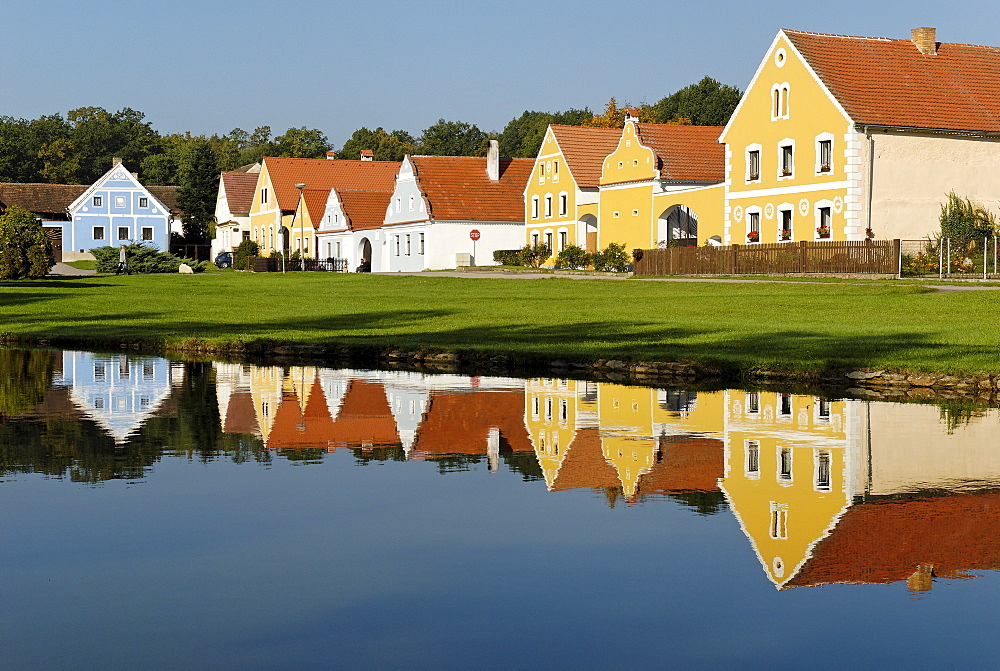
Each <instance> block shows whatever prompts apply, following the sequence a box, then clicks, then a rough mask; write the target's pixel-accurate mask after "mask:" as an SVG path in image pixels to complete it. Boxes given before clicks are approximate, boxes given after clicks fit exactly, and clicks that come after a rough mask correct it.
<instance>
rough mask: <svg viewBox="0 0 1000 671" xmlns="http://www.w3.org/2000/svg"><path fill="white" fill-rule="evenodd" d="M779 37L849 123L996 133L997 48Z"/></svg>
mask: <svg viewBox="0 0 1000 671" xmlns="http://www.w3.org/2000/svg"><path fill="white" fill-rule="evenodd" d="M783 32H784V34H785V35H786V36H787V37H788V40H789V41H790V42H791V43H792V45H793V46H794V47H795V49H796V50H798V52H799V53H800V54H802V57H803V58H805V60H806V61H807V62H808V63H809V65H810V66H811V67H812V69H813V70H814V71H815V72H816V74H817V75H818V76H819V78H820V79H821V80H822V81H823V82H824V83H825V84H826V86H827V88H828V89H829V90H830V92H831V93H832V94H833V96H834V97H835V98H836V99H837V100H838V101H839V102H840V104H841V105H842V106H843V108H844V110H845V111H846V112H847V114H848V115H849V116H850V118H851V119H852V120H853V121H854V122H855V123H859V124H872V125H886V126H903V127H915V128H935V129H949V130H968V131H988V132H1000V48H997V47H985V46H974V45H969V44H952V43H949V42H941V43H938V48H937V54H936V55H932V54H927V55H925V54H921V53H920V51H919V50H918V49H917V47H916V45H914V44H913V42H911V41H910V40H897V39H887V38H882V37H850V36H845V35H823V34H819V33H807V32H800V31H795V30H784V31H783Z"/></svg>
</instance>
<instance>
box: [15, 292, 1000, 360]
mask: <svg viewBox="0 0 1000 671" xmlns="http://www.w3.org/2000/svg"><path fill="white" fill-rule="evenodd" d="M998 323H1000V295H998V294H997V293H996V292H989V291H982V292H978V291H977V292H956V293H930V292H928V291H927V290H925V289H923V288H921V287H918V286H912V285H893V284H891V283H884V284H883V283H880V284H865V285H860V286H858V285H850V284H811V283H798V284H793V283H760V284H748V283H742V284H719V283H693V282H692V283H682V282H640V281H612V280H569V279H557V278H551V279H538V280H523V279H522V280H518V279H486V278H451V277H439V276H435V275H434V274H428V275H427V276H419V277H410V276H407V277H392V276H371V275H356V274H353V273H352V274H325V273H316V274H311V273H310V274H305V275H302V274H289V275H284V276H283V275H280V274H248V273H235V272H222V273H212V274H201V275H193V276H185V275H148V276H126V277H114V276H104V277H91V278H65V279H49V280H38V281H34V282H21V283H16V284H13V285H12V284H6V285H0V333H9V334H13V335H21V336H30V337H33V338H40V339H41V338H46V339H60V338H61V339H68V338H72V339H75V340H76V341H77V342H91V343H118V342H121V341H137V340H148V341H155V342H158V343H163V344H165V345H168V346H171V345H177V344H178V343H181V342H184V341H187V340H190V339H192V338H200V339H203V340H206V341H210V342H221V341H235V340H240V341H244V342H248V341H249V342H252V341H257V340H277V341H284V342H301V343H317V344H331V343H344V344H350V345H363V344H374V345H398V346H402V347H429V348H441V349H454V350H481V351H482V350H487V351H497V352H511V353H520V354H537V355H544V356H547V357H553V358H556V357H567V358H570V357H572V358H588V359H596V358H619V359H633V360H644V359H646V360H649V359H652V360H674V359H694V360H698V361H702V362H706V363H714V364H719V365H723V366H726V367H730V368H739V369H743V370H752V369H757V368H768V369H771V368H775V367H782V368H787V369H798V370H821V369H840V368H844V367H847V366H866V367H880V368H881V367H891V368H907V369H915V370H937V371H954V372H973V371H984V370H988V371H998V372H1000V348H998V343H1000V334H998V326H997V325H998Z"/></svg>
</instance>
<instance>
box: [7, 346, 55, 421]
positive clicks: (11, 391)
mask: <svg viewBox="0 0 1000 671" xmlns="http://www.w3.org/2000/svg"><path fill="white" fill-rule="evenodd" d="M55 356H56V353H55V352H51V351H45V350H26V349H0V417H2V416H4V415H6V416H8V417H11V416H16V415H19V414H22V413H24V412H25V411H27V410H30V409H31V408H34V407H35V406H37V405H38V404H39V403H41V402H42V399H43V398H45V393H46V392H47V391H48V389H49V386H51V384H52V370H53V364H54V362H55Z"/></svg>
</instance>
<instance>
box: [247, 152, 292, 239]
mask: <svg viewBox="0 0 1000 671" xmlns="http://www.w3.org/2000/svg"><path fill="white" fill-rule="evenodd" d="M286 219H287V221H285V220H286ZM291 219H292V215H287V216H286V217H282V215H281V210H280V209H279V208H278V197H277V196H276V195H275V194H274V187H272V186H271V178H270V176H269V175H268V171H267V163H266V162H265V163H264V165H263V166H261V169H260V175H259V176H258V177H257V187H256V188H255V189H254V195H253V202H252V203H251V205H250V239H251V240H253V241H255V242H256V243H257V244H258V245H260V254H261V256H268V255H269V254H270V253H271V252H273V251H276V250H277V251H281V250H282V249H283V247H282V241H281V229H282V227H283V226H286V225H288V224H289V223H291Z"/></svg>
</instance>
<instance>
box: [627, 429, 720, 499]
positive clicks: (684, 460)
mask: <svg viewBox="0 0 1000 671" xmlns="http://www.w3.org/2000/svg"><path fill="white" fill-rule="evenodd" d="M724 471H725V446H724V444H723V442H722V441H721V440H716V439H715V438H690V437H687V438H679V439H676V438H675V439H672V438H667V437H664V438H661V439H660V459H659V460H658V461H657V462H656V463H655V464H654V465H653V468H652V470H650V472H649V473H645V474H643V475H642V476H640V478H639V494H640V495H643V494H662V493H668V492H682V491H704V492H717V491H719V478H721V477H722V476H723V474H724Z"/></svg>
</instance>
